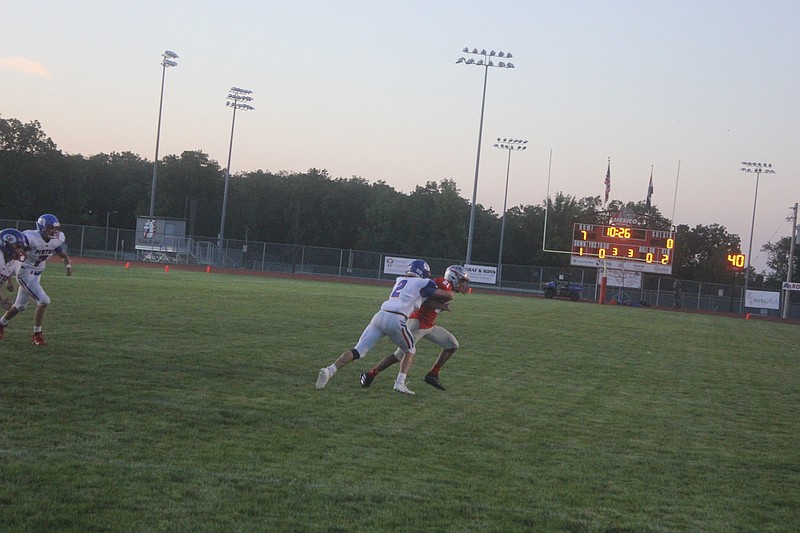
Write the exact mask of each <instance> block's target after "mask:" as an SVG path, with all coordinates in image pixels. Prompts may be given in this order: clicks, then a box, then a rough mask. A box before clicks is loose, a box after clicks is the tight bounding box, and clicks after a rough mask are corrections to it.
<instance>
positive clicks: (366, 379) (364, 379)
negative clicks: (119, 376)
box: [0, 337, 375, 389]
mask: <svg viewBox="0 0 800 533" xmlns="http://www.w3.org/2000/svg"><path fill="white" fill-rule="evenodd" d="M0 339H2V337H0ZM373 379H375V378H373V377H372V376H370V375H369V374H368V373H366V372H362V373H361V386H362V387H364V388H365V389H366V388H367V387H369V386H370V385H372V380H373Z"/></svg>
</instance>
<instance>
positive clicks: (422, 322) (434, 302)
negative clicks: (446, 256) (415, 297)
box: [361, 265, 469, 390]
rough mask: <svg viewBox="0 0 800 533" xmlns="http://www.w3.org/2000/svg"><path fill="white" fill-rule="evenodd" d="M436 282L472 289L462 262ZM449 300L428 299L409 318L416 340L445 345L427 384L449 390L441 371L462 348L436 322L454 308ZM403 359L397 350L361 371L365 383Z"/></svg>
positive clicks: (442, 286) (453, 288) (448, 287)
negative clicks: (442, 314)
mask: <svg viewBox="0 0 800 533" xmlns="http://www.w3.org/2000/svg"><path fill="white" fill-rule="evenodd" d="M433 281H434V283H436V286H437V287H439V288H440V289H441V290H444V291H448V292H450V291H453V292H457V293H460V294H466V293H467V291H468V290H469V273H468V272H467V271H466V270H465V269H464V267H462V266H461V265H451V266H449V267H447V269H445V271H444V276H442V277H440V278H436V279H434V280H433ZM448 303H449V302H442V301H441V300H438V299H436V298H428V299H427V300H426V301H425V303H423V304H422V306H421V307H420V308H419V309H417V310H416V311H414V312H413V313H411V316H409V317H408V318H409V320H408V329H409V330H411V333H412V334H413V335H414V341H415V342H416V341H419V340H420V339H423V338H424V339H428V340H429V341H431V342H432V343H434V344H436V345H438V346H440V347H441V348H442V351H441V352H440V353H439V356H438V357H437V358H436V361H435V362H434V363H433V367H432V368H431V370H430V372H428V373H427V374H425V383H428V384H429V385H433V386H434V387H436V388H437V389H441V390H446V389H445V388H444V386H443V385H442V383H441V381H439V371H440V370H441V369H442V366H443V365H444V364H445V363H446V362H447V360H448V359H450V356H452V355H453V353H455V351H456V350H457V349H458V340H456V338H455V336H454V335H453V334H452V333H450V332H449V331H447V330H446V329H445V328H443V327H441V326H437V325H436V318H437V317H438V316H439V313H441V312H442V311H445V310H447V311H449V310H450V309H449V307H448ZM402 358H403V352H401V351H400V350H396V351H395V352H394V353H393V354H390V355H387V356H386V357H384V358H383V359H381V360H380V361H379V362H378V364H377V365H375V366H374V367H372V368H371V369H370V370H369V371H367V372H364V373H362V374H361V386H362V387H369V386H370V385H371V384H372V381H373V380H374V379H375V378H376V377H377V376H378V374H379V373H380V372H382V371H383V370H386V369H387V368H389V367H390V366H392V365H393V364H395V363H398V362H400V361H401V360H402Z"/></svg>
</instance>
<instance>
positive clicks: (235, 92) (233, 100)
mask: <svg viewBox="0 0 800 533" xmlns="http://www.w3.org/2000/svg"><path fill="white" fill-rule="evenodd" d="M251 94H253V91H250V90H248V89H240V88H239V87H231V90H230V92H228V101H227V102H225V105H226V106H228V107H232V108H233V120H231V143H230V146H229V147H228V166H227V168H226V169H225V190H224V192H223V194H222V220H221V221H220V223H219V242H218V244H217V245H218V246H219V248H220V250H221V249H222V240H223V238H224V237H225V208H226V207H227V205H228V182H229V181H230V177H231V154H232V153H233V129H234V127H235V126H236V110H237V109H242V110H244V111H252V110H253V109H255V107H253V106H251V105H250V104H248V103H247V102H252V101H253V97H252V96H249V95H251Z"/></svg>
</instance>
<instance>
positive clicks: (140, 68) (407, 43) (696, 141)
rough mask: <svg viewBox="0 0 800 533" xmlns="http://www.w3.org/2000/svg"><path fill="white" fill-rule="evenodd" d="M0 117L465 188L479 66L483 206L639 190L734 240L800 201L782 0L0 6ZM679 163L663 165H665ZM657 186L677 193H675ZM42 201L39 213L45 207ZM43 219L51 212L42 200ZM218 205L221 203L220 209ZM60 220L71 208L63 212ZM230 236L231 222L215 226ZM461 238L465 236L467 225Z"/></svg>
mask: <svg viewBox="0 0 800 533" xmlns="http://www.w3.org/2000/svg"><path fill="white" fill-rule="evenodd" d="M0 17H2V20H3V30H2V32H0V115H2V117H3V118H5V119H10V118H16V119H19V120H21V121H23V122H28V121H31V120H38V121H40V122H41V125H42V128H43V130H44V131H45V133H47V135H49V136H50V137H51V138H52V139H53V141H54V142H55V143H56V144H57V145H58V147H59V148H60V149H61V150H62V151H64V152H65V153H69V154H82V155H84V156H91V155H94V154H97V153H110V152H123V151H131V152H134V153H136V154H139V155H140V156H142V157H143V158H146V159H148V160H150V161H152V160H153V158H154V155H155V144H156V130H157V121H158V104H159V94H160V89H161V75H162V67H161V64H160V63H161V59H162V58H161V54H162V52H164V50H167V49H169V50H173V51H174V52H175V53H177V54H178V56H179V58H178V59H177V60H176V61H177V63H178V66H177V67H175V68H170V69H167V72H166V83H165V89H164V110H163V115H162V127H161V143H160V149H159V156H160V157H163V156H165V155H169V154H180V153H182V152H183V151H186V150H200V151H203V152H205V153H207V154H209V156H210V157H211V158H212V159H214V160H216V161H217V162H218V163H219V164H220V166H221V167H223V168H224V167H225V166H226V163H227V157H228V146H229V141H230V129H231V109H230V108H227V107H226V106H225V101H226V96H227V94H228V90H229V89H230V88H231V87H233V86H237V87H242V88H246V89H250V90H252V91H253V94H252V96H253V97H254V100H253V102H252V105H253V106H254V107H255V110H253V111H247V112H244V111H240V112H238V113H237V115H236V130H235V138H234V145H233V158H232V165H231V172H232V173H234V174H235V173H239V172H244V171H254V170H259V169H260V170H265V171H271V172H280V171H287V172H304V171H306V170H308V169H309V168H317V169H326V170H327V171H328V173H329V174H330V175H331V176H332V177H334V178H336V177H343V178H349V177H352V176H359V177H362V178H364V179H366V180H368V181H369V182H375V181H378V180H383V181H385V182H387V183H388V184H389V185H391V186H393V187H394V188H395V189H397V190H399V191H403V192H406V193H408V192H411V191H412V190H413V189H414V188H415V186H417V185H423V184H425V182H427V181H433V180H435V181H440V180H442V179H445V178H447V179H452V180H454V181H455V182H456V183H457V184H458V187H459V189H460V191H461V195H462V196H463V197H464V198H467V199H469V200H471V198H472V192H473V180H474V177H475V159H476V150H477V140H478V130H479V121H480V109H481V96H482V91H483V74H484V69H483V68H482V67H476V66H468V65H463V64H456V60H457V59H458V58H459V57H462V56H465V57H474V58H475V59H478V57H477V56H468V55H466V54H463V53H462V49H463V48H464V47H468V48H470V49H472V48H477V49H478V50H481V49H486V50H492V49H493V50H496V51H504V52H511V53H512V54H513V58H512V59H511V62H513V63H514V65H515V67H516V68H514V69H501V68H490V69H489V72H488V86H487V92H486V111H485V120H484V126H483V143H482V154H481V166H480V176H479V183H478V193H477V201H478V203H479V204H483V205H484V206H486V207H491V208H492V209H494V210H495V211H496V212H498V213H500V212H502V208H503V188H504V185H505V179H506V163H507V152H506V151H504V150H498V149H495V148H493V146H492V145H493V144H494V143H495V142H496V139H497V138H498V137H501V138H502V137H511V138H517V139H526V140H528V144H527V146H528V149H527V150H525V151H524V152H516V153H514V154H513V155H512V158H511V172H510V185H509V199H508V205H509V207H511V206H515V205H520V204H524V205H527V204H541V203H542V202H543V201H544V199H545V197H546V194H547V180H548V164H549V159H550V153H551V151H552V170H551V174H550V193H551V195H554V194H555V193H556V192H558V191H562V192H564V193H567V194H571V195H574V196H576V197H578V198H582V197H584V196H597V195H602V194H603V190H604V186H603V180H604V178H605V174H606V166H607V162H608V158H609V157H610V158H611V199H616V200H622V201H639V200H644V199H645V197H646V192H647V185H648V181H649V178H650V172H651V166H652V169H653V171H652V172H653V183H654V194H653V203H654V204H655V206H656V207H657V208H658V209H659V210H660V211H661V213H662V214H663V215H665V216H666V217H668V218H673V216H674V222H675V223H676V224H688V225H689V226H691V227H693V226H695V225H697V224H704V225H710V224H715V223H716V224H721V225H723V226H725V227H726V228H727V230H728V231H729V232H731V233H736V234H738V235H739V236H740V237H741V240H742V248H743V251H744V252H746V251H747V245H748V240H749V236H750V225H751V217H752V213H753V200H754V192H755V182H756V179H755V175H753V174H746V173H744V172H741V171H740V168H741V164H740V163H741V162H742V161H748V162H768V163H772V165H773V169H774V170H775V172H776V174H774V175H773V174H770V175H762V176H761V179H760V181H759V188H758V210H757V215H756V219H755V231H754V238H753V258H752V263H753V266H755V267H756V269H757V270H759V271H761V270H763V269H764V268H765V259H766V257H765V254H763V253H760V252H758V250H759V249H760V247H761V246H762V245H763V244H764V243H766V242H768V241H770V242H776V241H778V240H779V239H780V238H782V237H785V236H788V235H790V233H791V223H790V221H788V220H787V217H789V216H790V214H791V209H790V208H791V207H792V206H793V205H794V203H795V202H800V1H797V0H783V1H775V0H766V1H758V2H756V1H715V0H710V1H703V0H693V1H682V0H673V1H658V0H653V1H645V2H643V1H641V0H636V1H601V0H595V1H579V0H565V1H558V2H553V1H504V0H500V1H496V2H473V1H463V0H462V1H459V2H455V1H436V0H427V1H417V0H411V1H394V2H390V1H382V0H372V1H367V0H338V1H337V0H306V1H303V0H295V1H291V2H288V1H280V2H279V1H269V0H261V1H247V0H245V1H239V2H219V1H212V0H206V1H170V0H165V1H160V2H155V1H150V0H135V1H134V0H130V1H128V0H103V1H100V0H97V1H88V0H71V1H68V2H64V1H60V0H49V1H44V0H28V1H26V2H22V1H9V2H4V3H3V5H2V7H0ZM679 168H680V171H679V172H678V169H679ZM676 192H677V194H676ZM43 207H44V206H43ZM47 209H48V210H52V211H53V212H57V211H58V209H57V206H48V207H47ZM228 209H229V212H230V210H231V209H234V207H232V206H229V207H228ZM64 222H65V223H69V221H64ZM231 237H235V236H231ZM478 238H480V235H476V239H478Z"/></svg>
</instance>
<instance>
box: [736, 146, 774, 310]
mask: <svg viewBox="0 0 800 533" xmlns="http://www.w3.org/2000/svg"><path fill="white" fill-rule="evenodd" d="M739 170H741V171H742V172H747V173H750V174H755V175H756V191H755V194H754V195H753V220H752V221H751V222H750V244H749V245H748V246H747V268H746V270H745V271H744V293H742V302H741V304H740V306H739V312H740V313H741V312H742V309H743V308H744V301H745V300H746V299H747V286H748V284H749V283H748V281H749V279H750V255H751V254H752V253H753V229H754V228H755V225H756V203H757V202H758V180H759V178H760V177H761V174H775V171H774V170H772V163H746V162H744V161H742V168H740V169H739Z"/></svg>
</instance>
